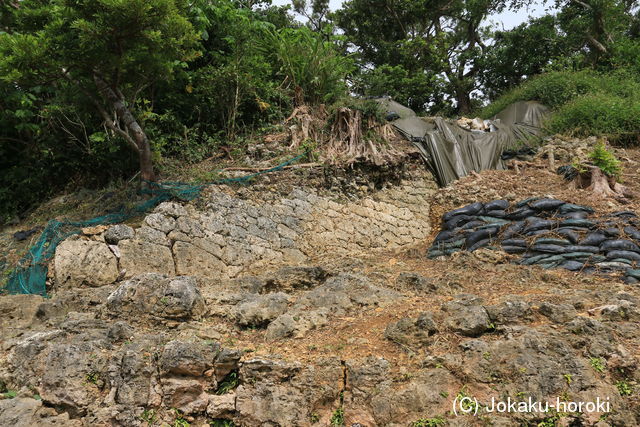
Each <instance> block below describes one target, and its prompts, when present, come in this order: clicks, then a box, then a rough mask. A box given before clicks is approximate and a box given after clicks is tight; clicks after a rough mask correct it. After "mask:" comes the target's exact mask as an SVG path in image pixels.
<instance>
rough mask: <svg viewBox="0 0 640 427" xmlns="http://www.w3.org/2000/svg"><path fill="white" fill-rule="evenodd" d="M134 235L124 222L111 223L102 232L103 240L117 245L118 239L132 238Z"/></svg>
mask: <svg viewBox="0 0 640 427" xmlns="http://www.w3.org/2000/svg"><path fill="white" fill-rule="evenodd" d="M134 236H135V231H133V228H131V227H129V226H128V225H125V224H116V225H112V226H111V227H109V228H108V229H107V231H105V232H104V240H105V241H106V242H107V243H109V244H111V245H117V244H118V242H119V241H120V240H125V239H133V237H134Z"/></svg>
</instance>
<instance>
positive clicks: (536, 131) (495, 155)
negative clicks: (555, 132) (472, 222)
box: [377, 98, 548, 186]
mask: <svg viewBox="0 0 640 427" xmlns="http://www.w3.org/2000/svg"><path fill="white" fill-rule="evenodd" d="M377 101H378V102H380V103H381V105H382V107H383V108H384V109H385V110H386V111H387V112H391V111H395V110H393V108H394V107H395V105H400V104H398V103H396V102H394V101H392V100H390V99H388V98H382V99H379V100H377ZM401 107H402V109H403V110H402V111H401V112H400V111H398V112H396V113H397V115H398V116H400V118H399V119H397V120H394V121H392V122H391V123H392V124H393V126H394V127H395V128H396V129H397V130H398V131H399V132H400V133H401V134H402V135H404V136H405V137H406V138H407V139H408V140H410V141H412V142H413V143H414V145H415V146H416V147H417V148H418V149H419V150H420V153H421V154H422V156H423V157H424V159H425V161H426V163H427V165H428V166H429V168H430V169H431V171H432V172H433V175H434V176H435V178H436V181H437V182H438V184H439V185H441V186H445V185H447V184H449V183H450V182H451V181H455V180H457V179H459V178H461V177H463V176H466V175H468V174H469V173H470V172H471V171H475V172H479V171H481V170H484V169H504V167H505V166H504V162H503V160H502V158H501V155H502V153H503V151H505V150H506V149H509V148H512V147H514V146H515V145H516V144H517V143H518V142H519V141H525V142H526V141H527V140H529V139H531V138H533V137H538V136H541V135H542V129H541V128H540V126H541V123H542V120H543V119H544V116H545V115H546V114H547V112H548V109H547V108H546V107H545V106H543V105H542V104H540V103H537V102H533V101H531V102H524V101H521V102H516V103H514V104H511V105H510V106H509V107H507V108H505V109H504V110H503V111H501V112H500V113H499V114H497V115H496V116H495V117H493V118H492V119H491V125H492V126H491V128H492V132H484V131H472V130H468V129H464V128H462V127H460V126H458V124H456V123H455V122H453V121H450V120H445V119H443V118H441V117H434V118H421V117H416V116H415V115H411V114H409V113H407V112H406V110H409V109H408V108H407V107H403V106H401ZM395 108H397V107H395ZM409 111H411V112H413V111H412V110H409ZM414 114H415V113H414Z"/></svg>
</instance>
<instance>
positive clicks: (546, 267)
mask: <svg viewBox="0 0 640 427" xmlns="http://www.w3.org/2000/svg"><path fill="white" fill-rule="evenodd" d="M559 264H560V263H559V262H552V263H548V264H536V265H537V266H539V267H542V268H544V269H545V270H551V269H552V268H556V267H558V265H559Z"/></svg>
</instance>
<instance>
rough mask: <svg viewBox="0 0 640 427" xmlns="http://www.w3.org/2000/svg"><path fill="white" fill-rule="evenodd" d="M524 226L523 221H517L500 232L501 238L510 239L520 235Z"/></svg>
mask: <svg viewBox="0 0 640 427" xmlns="http://www.w3.org/2000/svg"><path fill="white" fill-rule="evenodd" d="M524 225H525V224H524V221H518V222H514V223H512V224H511V225H509V226H508V227H507V228H505V230H504V231H503V232H502V238H503V239H510V238H512V237H514V236H517V235H519V234H520V233H522V230H524Z"/></svg>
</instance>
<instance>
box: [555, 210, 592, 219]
mask: <svg viewBox="0 0 640 427" xmlns="http://www.w3.org/2000/svg"><path fill="white" fill-rule="evenodd" d="M588 216H589V212H585V211H577V212H565V213H561V214H559V215H558V217H560V218H571V219H585V218H586V217H588Z"/></svg>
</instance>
